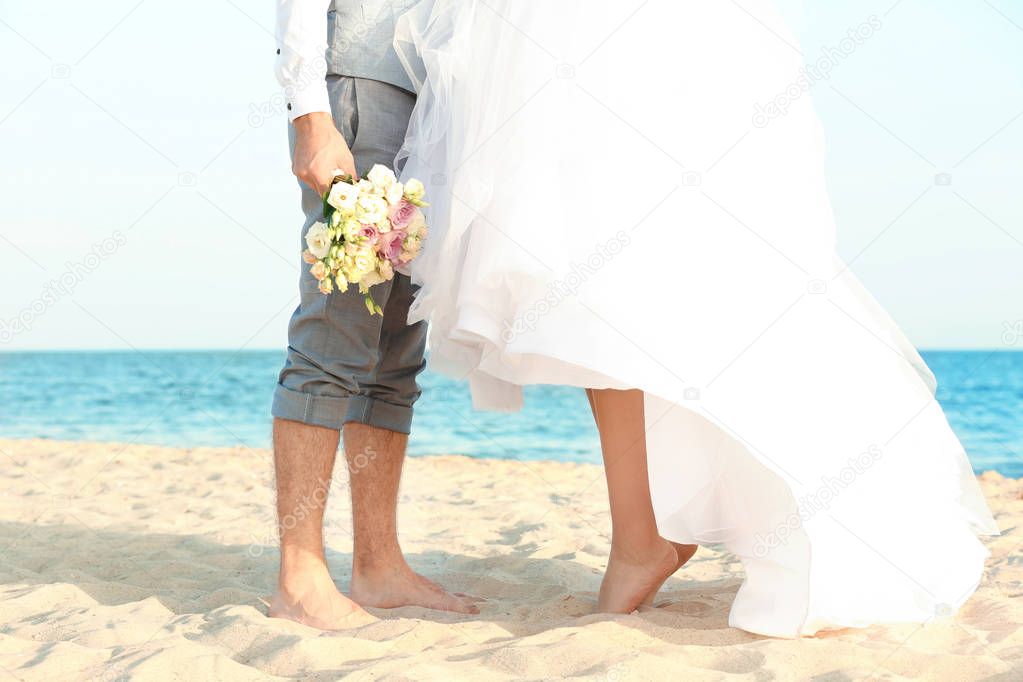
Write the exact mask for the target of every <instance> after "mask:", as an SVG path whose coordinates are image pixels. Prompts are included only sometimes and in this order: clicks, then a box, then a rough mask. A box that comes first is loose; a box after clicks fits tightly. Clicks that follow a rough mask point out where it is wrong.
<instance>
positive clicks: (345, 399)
mask: <svg viewBox="0 0 1023 682" xmlns="http://www.w3.org/2000/svg"><path fill="white" fill-rule="evenodd" d="M351 400H352V398H351V397H349V396H333V395H313V394H311V393H301V392H299V391H293V390H292V389H290V388H285V387H284V386H281V385H280V384H277V388H276V389H274V399H273V404H272V406H271V407H270V413H271V414H273V416H275V417H277V418H278V419H288V420H290V421H295V422H301V423H303V424H309V425H310V426H322V427H323V428H325V429H334V430H335V431H340V430H341V427H342V426H343V425H344V423H345V415H346V414H348V409H349V407H350V403H351Z"/></svg>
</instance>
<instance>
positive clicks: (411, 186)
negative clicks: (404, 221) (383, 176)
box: [405, 178, 426, 200]
mask: <svg viewBox="0 0 1023 682" xmlns="http://www.w3.org/2000/svg"><path fill="white" fill-rule="evenodd" d="M425 194H426V188H425V187H423V183H421V182H419V181H418V180H416V179H415V178H412V179H410V180H409V181H408V182H406V183H405V196H406V197H408V198H409V199H416V200H418V199H422V198H423V196H424V195H425Z"/></svg>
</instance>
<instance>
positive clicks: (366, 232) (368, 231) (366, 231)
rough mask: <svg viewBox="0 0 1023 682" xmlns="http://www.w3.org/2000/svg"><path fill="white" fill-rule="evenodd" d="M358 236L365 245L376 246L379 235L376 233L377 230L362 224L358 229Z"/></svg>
mask: <svg viewBox="0 0 1023 682" xmlns="http://www.w3.org/2000/svg"><path fill="white" fill-rule="evenodd" d="M359 236H360V237H362V238H363V239H365V240H366V243H367V244H372V245H373V246H376V243H377V237H378V236H379V233H378V232H377V228H376V227H374V226H373V225H366V224H363V226H362V227H360V228H359Z"/></svg>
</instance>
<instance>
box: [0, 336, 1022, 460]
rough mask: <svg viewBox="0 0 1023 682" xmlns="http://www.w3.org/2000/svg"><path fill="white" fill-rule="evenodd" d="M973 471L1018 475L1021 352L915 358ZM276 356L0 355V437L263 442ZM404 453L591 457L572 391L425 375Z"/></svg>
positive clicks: (179, 443) (593, 449)
mask: <svg viewBox="0 0 1023 682" xmlns="http://www.w3.org/2000/svg"><path fill="white" fill-rule="evenodd" d="M922 355H923V357H924V359H925V360H926V361H927V363H928V365H930V367H931V369H932V370H933V371H934V373H935V375H936V376H937V378H938V385H939V388H938V400H939V401H940V403H941V406H942V408H943V409H944V410H945V414H946V415H947V416H948V419H949V422H950V423H951V425H952V428H953V429H954V430H955V432H956V433H957V434H958V435H959V438H960V440H961V441H962V442H963V444H964V445H965V447H966V451H967V453H968V455H969V457H970V461H971V463H972V464H973V468H974V470H975V471H977V472H978V473H979V472H982V471H986V470H991V469H993V470H995V471H998V472H1000V473H1001V474H1003V475H1005V476H1011V477H1017V478H1018V477H1020V476H1023V352H1015V351H1005V350H998V351H985V350H976V351H973V350H971V351H925V352H923V353H922ZM283 359H284V355H283V353H282V352H280V351H240V352H232V351H150V350H140V351H111V352H105V351H95V352H92V351H83V352H6V353H0V437H2V438H47V439H54V440H91V441H115V442H120V443H147V444H155V445H168V446H175V447H197V446H239V445H241V446H246V447H250V448H266V447H268V446H269V444H270V399H271V395H272V392H273V388H274V385H275V384H276V381H277V373H278V371H279V370H280V367H281V364H282V362H283ZM420 385H421V386H422V388H423V396H422V398H421V399H420V401H419V403H418V404H417V406H416V415H415V422H414V425H413V433H412V436H411V439H410V442H409V453H410V454H411V455H413V456H415V455H429V454H451V453H455V454H463V455H468V456H470V457H480V458H502V459H521V460H556V461H562V462H591V463H599V462H600V449H599V444H598V440H597V432H596V429H595V428H594V426H593V421H592V417H591V416H590V411H589V406H588V404H587V402H586V398H585V395H584V394H583V392H582V391H581V390H580V389H577V388H568V387H559V386H535V387H529V388H527V389H526V400H525V407H524V409H523V410H522V411H521V412H519V413H516V414H503V413H491V412H478V411H474V410H473V409H472V401H471V399H470V395H469V387H468V384H467V383H466V382H459V381H453V380H451V379H448V378H446V377H443V376H440V375H438V374H435V373H431V372H430V371H429V370H428V371H426V372H425V373H424V374H423V375H422V376H421V377H420Z"/></svg>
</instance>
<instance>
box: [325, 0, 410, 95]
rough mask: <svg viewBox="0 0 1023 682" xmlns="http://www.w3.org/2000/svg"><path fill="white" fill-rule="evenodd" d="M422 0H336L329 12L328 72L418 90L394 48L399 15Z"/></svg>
mask: <svg viewBox="0 0 1023 682" xmlns="http://www.w3.org/2000/svg"><path fill="white" fill-rule="evenodd" d="M418 2H419V0H333V1H332V3H331V7H330V12H329V13H328V15H327V73H328V74H336V75H339V76H354V77H356V78H370V79H372V80H377V81H383V82H384V83H390V84H391V85H396V86H398V87H399V88H403V89H405V90H408V91H409V92H414V89H413V87H412V82H411V81H410V80H409V77H408V74H406V73H405V68H404V67H403V66H402V65H401V62H400V61H399V60H398V55H397V53H395V51H394V46H393V43H394V28H395V22H396V21H397V20H398V17H399V16H401V15H402V14H404V13H405V12H407V11H408V10H410V9H412V7H413V6H415V5H416V4H417V3H418Z"/></svg>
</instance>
